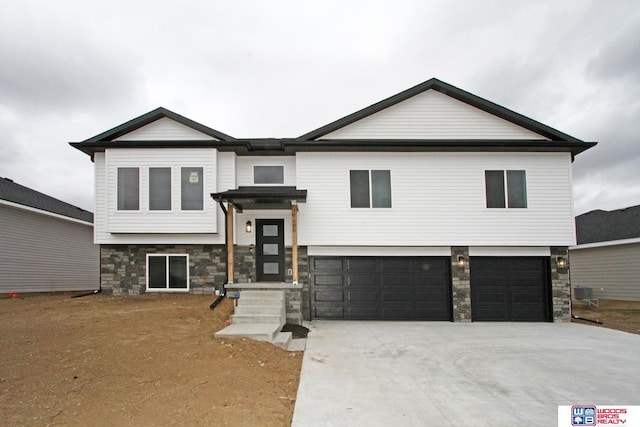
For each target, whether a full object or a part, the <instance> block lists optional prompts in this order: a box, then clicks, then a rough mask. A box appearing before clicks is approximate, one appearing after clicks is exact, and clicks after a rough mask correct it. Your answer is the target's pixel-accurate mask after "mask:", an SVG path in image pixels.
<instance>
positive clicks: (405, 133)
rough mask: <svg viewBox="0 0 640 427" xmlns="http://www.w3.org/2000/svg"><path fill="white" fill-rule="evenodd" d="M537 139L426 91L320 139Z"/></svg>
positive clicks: (431, 91) (495, 119)
mask: <svg viewBox="0 0 640 427" xmlns="http://www.w3.org/2000/svg"><path fill="white" fill-rule="evenodd" d="M413 138H415V139H523V140H526V139H536V140H547V139H548V138H545V137H543V136H541V135H538V134H536V133H534V132H531V131H529V130H528V129H525V128H522V127H520V126H517V125H515V124H513V123H511V122H508V121H506V120H503V119H501V118H499V117H496V116H494V115H492V114H489V113H487V112H485V111H482V110H480V109H478V108H475V107H473V106H471V105H468V104H465V103H463V102H461V101H458V100H457V99H454V98H451V97H449V96H447V95H444V94H442V93H440V92H438V91H435V90H427V91H425V92H423V93H421V94H418V95H416V96H413V97H411V98H409V99H407V100H405V101H403V102H400V103H398V104H396V105H394V106H392V107H389V108H386V109H384V110H382V111H379V112H378V113H375V114H372V115H371V116H369V117H365V118H364V119H361V120H358V121H357V122H355V123H352V124H350V125H347V126H345V127H343V128H341V129H338V130H336V131H335V132H331V133H329V134H327V135H324V136H322V137H321V139H413Z"/></svg>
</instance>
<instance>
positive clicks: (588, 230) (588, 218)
mask: <svg viewBox="0 0 640 427" xmlns="http://www.w3.org/2000/svg"><path fill="white" fill-rule="evenodd" d="M576 234H577V240H578V244H579V245H583V244H587V243H595V242H609V241H614V240H624V239H634V238H639V237H640V205H638V206H631V207H628V208H624V209H617V210H613V211H603V210H595V211H590V212H587V213H584V214H582V215H578V216H577V217H576Z"/></svg>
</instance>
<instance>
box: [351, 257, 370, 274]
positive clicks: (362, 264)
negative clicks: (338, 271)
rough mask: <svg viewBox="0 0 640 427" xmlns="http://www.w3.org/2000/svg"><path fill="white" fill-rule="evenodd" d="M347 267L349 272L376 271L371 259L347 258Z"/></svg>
mask: <svg viewBox="0 0 640 427" xmlns="http://www.w3.org/2000/svg"><path fill="white" fill-rule="evenodd" d="M347 265H348V267H347V268H348V269H349V271H350V272H353V271H375V270H376V260H375V259H373V258H371V259H369V258H348V259H347Z"/></svg>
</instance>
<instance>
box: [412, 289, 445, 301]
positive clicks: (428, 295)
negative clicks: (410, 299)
mask: <svg viewBox="0 0 640 427" xmlns="http://www.w3.org/2000/svg"><path fill="white" fill-rule="evenodd" d="M447 299H448V295H447V294H446V293H444V292H420V291H418V292H416V293H415V298H414V300H415V302H416V303H437V304H441V303H445V302H448V301H447Z"/></svg>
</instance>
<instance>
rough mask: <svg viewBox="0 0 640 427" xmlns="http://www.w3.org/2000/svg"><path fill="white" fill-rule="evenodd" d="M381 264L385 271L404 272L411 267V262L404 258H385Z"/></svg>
mask: <svg viewBox="0 0 640 427" xmlns="http://www.w3.org/2000/svg"><path fill="white" fill-rule="evenodd" d="M381 263H382V268H383V269H384V270H385V271H396V272H404V271H407V270H411V269H412V267H413V263H412V260H411V259H406V258H385V259H383V260H381Z"/></svg>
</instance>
